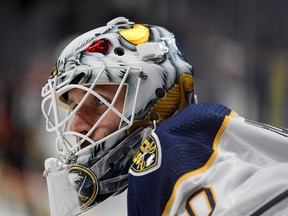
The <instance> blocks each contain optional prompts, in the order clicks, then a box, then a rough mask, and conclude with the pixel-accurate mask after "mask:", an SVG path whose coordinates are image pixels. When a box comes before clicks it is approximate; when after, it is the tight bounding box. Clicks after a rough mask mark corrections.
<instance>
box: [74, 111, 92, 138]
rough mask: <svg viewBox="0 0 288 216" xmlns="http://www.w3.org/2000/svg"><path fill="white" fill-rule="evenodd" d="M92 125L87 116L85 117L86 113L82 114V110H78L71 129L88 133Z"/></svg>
mask: <svg viewBox="0 0 288 216" xmlns="http://www.w3.org/2000/svg"><path fill="white" fill-rule="evenodd" d="M91 127H92V125H91V124H90V123H89V121H88V120H87V118H85V115H84V114H82V113H81V112H77V113H76V116H75V118H74V119H73V122H72V124H71V126H70V130H71V131H74V132H78V133H82V134H86V133H87V132H88V131H89V130H90V129H91Z"/></svg>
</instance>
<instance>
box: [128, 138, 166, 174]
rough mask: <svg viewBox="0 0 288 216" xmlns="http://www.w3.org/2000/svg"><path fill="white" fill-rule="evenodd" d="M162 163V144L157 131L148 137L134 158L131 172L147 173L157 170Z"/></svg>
mask: <svg viewBox="0 0 288 216" xmlns="http://www.w3.org/2000/svg"><path fill="white" fill-rule="evenodd" d="M160 165H161V146H160V142H159V139H158V137H157V135H156V134H155V133H152V135H151V136H150V137H149V138H148V139H146V140H145V141H144V142H143V144H142V145H141V147H140V149H139V150H138V152H137V153H136V155H135V157H134V158H133V164H132V166H131V169H130V173H131V174H133V175H145V174H148V173H150V172H153V171H155V170H157V169H158V168H159V167H160Z"/></svg>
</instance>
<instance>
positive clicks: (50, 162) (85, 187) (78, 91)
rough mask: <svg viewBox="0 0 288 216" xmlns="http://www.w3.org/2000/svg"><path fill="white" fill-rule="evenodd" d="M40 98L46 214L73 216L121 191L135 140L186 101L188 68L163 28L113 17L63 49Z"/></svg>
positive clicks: (189, 92)
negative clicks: (49, 151)
mask: <svg viewBox="0 0 288 216" xmlns="http://www.w3.org/2000/svg"><path fill="white" fill-rule="evenodd" d="M42 97H43V101H42V111H43V114H44V116H45V118H46V129H47V130H48V131H49V132H52V131H53V132H55V133H56V135H57V137H56V142H55V145H56V149H57V152H58V156H57V159H56V158H50V159H47V160H46V161H45V175H46V177H47V182H48V190H49V199H50V206H51V213H52V215H78V214H80V213H81V212H84V211H86V210H87V209H89V208H91V207H93V206H96V205H98V204H99V203H101V202H103V201H104V200H105V199H107V198H108V197H110V196H112V195H115V194H117V193H120V192H121V191H123V190H124V189H125V188H126V187H127V176H128V170H129V168H130V165H131V163H132V158H133V156H134V154H135V153H136V152H137V150H138V148H139V146H140V144H141V142H142V140H143V139H146V138H147V136H148V135H149V133H150V132H151V129H152V128H153V127H155V126H156V125H157V124H159V123H161V122H162V121H164V120H165V119H167V118H169V117H171V116H173V115H174V114H175V113H177V112H178V111H179V110H181V109H182V108H184V107H185V106H187V105H188V104H190V103H193V102H194V93H193V73H192V67H191V65H190V64H189V63H187V62H186V61H185V60H184V58H183V56H182V54H181V52H180V51H179V50H178V48H177V44H176V41H175V38H174V36H173V34H171V33H170V32H169V31H167V30H166V29H164V28H162V27H159V26H152V25H146V24H135V23H133V22H130V21H128V20H127V19H126V18H124V17H118V18H116V19H114V20H112V21H110V22H109V23H107V25H106V26H104V27H100V28H97V29H94V30H92V31H89V32H87V33H85V34H83V35H81V36H79V37H78V38H76V39H75V40H73V41H72V42H71V43H70V44H69V45H68V46H67V47H66V48H65V49H64V50H63V52H62V53H61V55H60V57H59V59H58V61H57V64H56V66H55V68H54V69H53V71H52V72H51V75H50V77H49V79H48V82H47V83H46V85H45V86H44V87H43V89H42Z"/></svg>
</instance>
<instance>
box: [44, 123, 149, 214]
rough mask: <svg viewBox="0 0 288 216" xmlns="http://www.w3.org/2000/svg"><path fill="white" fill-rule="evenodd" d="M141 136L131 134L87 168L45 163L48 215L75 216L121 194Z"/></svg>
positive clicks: (54, 159) (55, 162)
mask: <svg viewBox="0 0 288 216" xmlns="http://www.w3.org/2000/svg"><path fill="white" fill-rule="evenodd" d="M144 131H146V129H145V130H144ZM149 131H150V130H149ZM146 132H147V131H146ZM144 136H145V137H146V136H147V133H143V128H139V130H135V131H134V132H133V133H132V134H131V135H130V136H128V137H127V138H126V139H124V140H123V141H122V142H121V143H119V144H118V145H117V146H116V147H115V148H114V149H112V150H111V151H109V152H108V153H107V154H106V155H105V156H103V157H102V158H101V159H100V160H99V161H97V162H96V163H95V164H94V165H93V166H91V167H90V168H88V167H86V166H83V165H78V164H72V165H64V164H62V163H60V162H59V160H57V159H56V158H49V159H47V160H46V161H45V171H44V174H45V176H46V179H47V186H48V195H49V202H50V210H51V215H52V216H59V215H61V216H62V215H63V216H66V215H67V216H68V215H69V216H74V215H79V214H80V213H83V212H85V211H87V210H88V209H90V208H92V207H95V206H96V205H98V204H100V203H101V202H103V201H104V200H106V199H107V198H109V197H110V196H113V195H116V194H119V193H120V192H122V191H123V190H124V189H125V188H126V187H127V183H128V171H129V168H130V165H131V163H132V158H133V156H134V155H135V153H136V152H137V150H138V148H139V146H140V144H141V142H142V139H144V138H145V137H144Z"/></svg>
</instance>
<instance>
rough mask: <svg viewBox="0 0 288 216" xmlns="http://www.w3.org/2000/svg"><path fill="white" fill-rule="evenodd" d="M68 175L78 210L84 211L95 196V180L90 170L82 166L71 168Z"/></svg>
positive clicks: (96, 189) (96, 185)
mask: <svg viewBox="0 0 288 216" xmlns="http://www.w3.org/2000/svg"><path fill="white" fill-rule="evenodd" d="M68 173H69V174H68V177H69V180H70V182H71V184H72V186H73V187H74V189H75V191H76V193H77V195H78V198H79V199H78V200H79V206H80V209H84V208H85V207H87V206H89V205H90V204H91V203H92V202H93V200H94V199H95V197H96V195H97V192H98V184H97V180H96V178H95V176H94V174H93V173H92V172H91V171H90V170H88V169H87V168H85V167H82V166H71V167H70V168H69V170H68Z"/></svg>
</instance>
